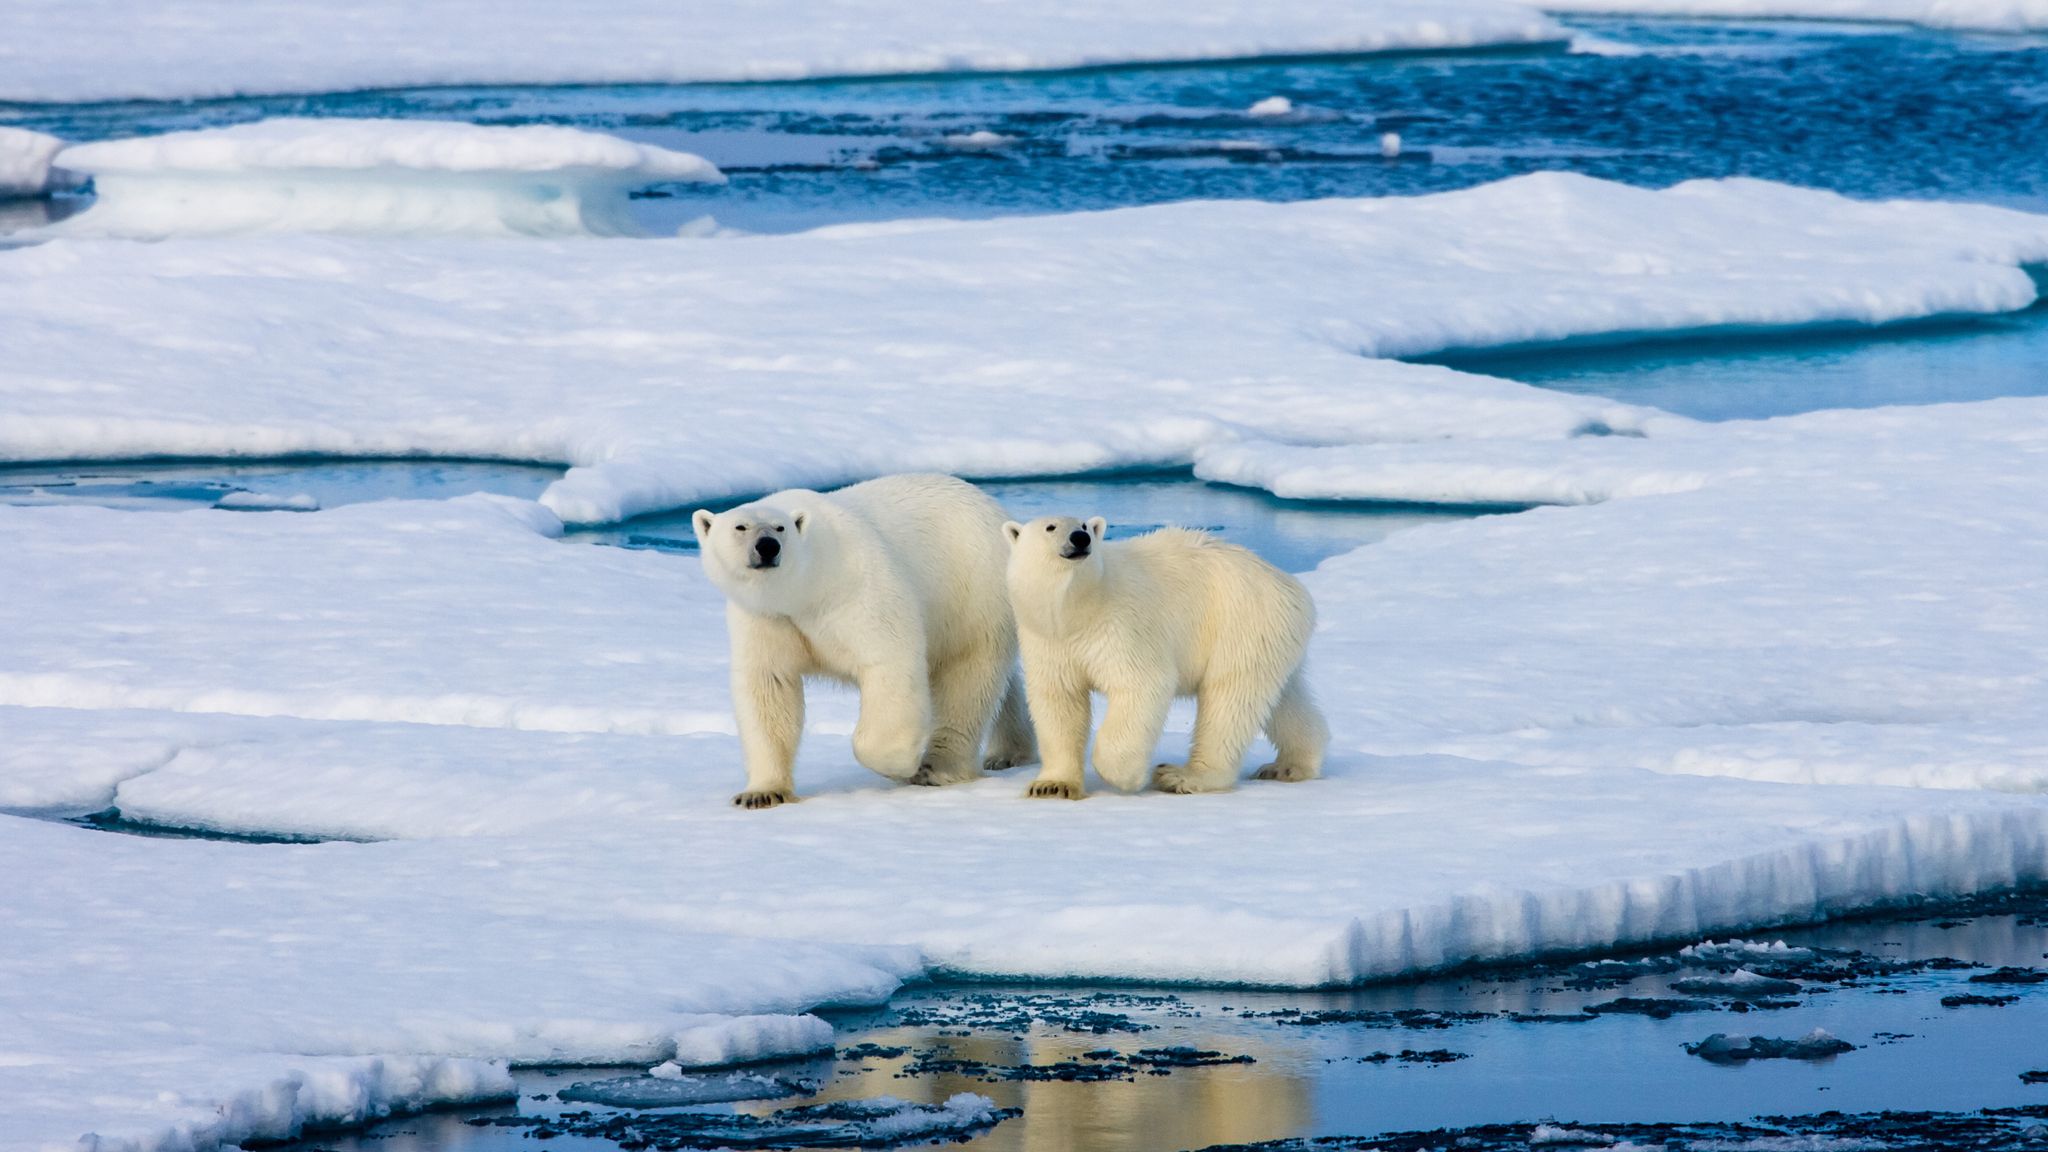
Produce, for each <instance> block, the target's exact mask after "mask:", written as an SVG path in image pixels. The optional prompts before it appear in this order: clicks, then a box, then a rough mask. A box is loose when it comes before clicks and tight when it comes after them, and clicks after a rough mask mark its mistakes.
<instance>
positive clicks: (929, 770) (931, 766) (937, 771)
mask: <svg viewBox="0 0 2048 1152" xmlns="http://www.w3.org/2000/svg"><path fill="white" fill-rule="evenodd" d="M980 775H981V770H980V769H979V768H976V767H974V766H973V765H971V764H935V763H931V762H929V761H928V762H926V763H924V764H921V765H919V766H918V769H917V771H916V773H914V774H913V775H912V776H911V777H910V779H909V780H908V781H907V783H911V784H916V785H918V786H919V787H922V788H943V787H945V786H946V785H948V784H965V783H967V782H968V781H969V780H973V779H976V778H977V777H979V776H980Z"/></svg>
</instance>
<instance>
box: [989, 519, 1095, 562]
mask: <svg viewBox="0 0 2048 1152" xmlns="http://www.w3.org/2000/svg"><path fill="white" fill-rule="evenodd" d="M1108 531H1109V522H1108V521H1106V520H1104V519H1103V518H1102V517H1100V516H1094V517H1090V518H1089V519H1086V520H1076V519H1074V518H1073V517H1072V516H1040V517H1039V518H1038V519H1036V520H1028V521H1025V522H1024V523H1021V524H1020V523H1018V522H1017V521H1015V520H1012V521H1010V522H1009V523H1007V524H1005V525H1003V535H1005V536H1007V537H1009V538H1010V556H1011V563H1012V564H1015V563H1017V561H1018V560H1020V559H1021V560H1024V561H1025V562H1027V563H1031V562H1043V561H1052V562H1053V563H1064V564H1082V563H1085V562H1088V561H1090V560H1094V561H1096V562H1097V563H1099V562H1100V559H1099V558H1098V557H1097V556H1096V555H1095V546H1096V545H1097V544H1100V543H1101V542H1102V538H1103V536H1104V535H1105V534H1107V533H1108Z"/></svg>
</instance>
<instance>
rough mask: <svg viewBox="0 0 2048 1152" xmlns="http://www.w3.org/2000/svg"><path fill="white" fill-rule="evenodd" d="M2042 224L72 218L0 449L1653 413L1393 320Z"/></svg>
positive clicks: (1584, 428) (1607, 308) (1681, 302)
mask: <svg viewBox="0 0 2048 1152" xmlns="http://www.w3.org/2000/svg"><path fill="white" fill-rule="evenodd" d="M2042 260H2048V217H2040V216H2032V215H2027V214H2023V213H2019V212H2013V211H2008V210H2004V209H1998V208H1991V207H1984V206H1978V205H1949V204H1915V203H1902V202H1895V203H1861V202H1856V201H1850V200H1847V199H1844V198H1841V197H1838V196H1834V195H1831V194H1827V193H1819V192H1810V191H1802V190H1799V189H1793V188H1787V187H1784V186H1780V185H1771V184H1763V183H1757V182H1753V181H1722V182H1696V183H1690V184H1683V185H1679V186H1678V187H1676V188H1672V189H1669V190H1666V191H1661V192H1654V191H1646V190H1642V189H1636V188H1629V187H1626V186H1623V185H1618V184H1611V183H1605V182H1602V181H1598V180H1592V179H1588V178H1584V177H1578V176H1569V175H1560V174H1545V175H1537V176H1529V177H1523V178H1519V179H1515V180H1509V181H1504V182H1501V183H1499V184H1494V185H1489V186H1485V187H1481V188H1475V189H1470V190H1466V191H1461V192H1454V193H1448V194H1444V195H1436V196H1424V197H1416V198H1411V199H1388V200H1332V201H1318V202H1311V203H1301V204H1284V205H1283V204H1258V203H1242V202H1238V203H1221V202H1206V203H1188V204H1177V205H1168V206H1161V207H1151V208H1141V209H1128V210H1121V211H1114V212H1099V213H1086V214H1079V215H1071V216H1056V217H1042V218H1025V219H1011V220H1001V221H988V222H976V223H952V222H909V223H894V224H880V225H859V226H847V227H840V228H832V229H825V230H822V231H819V232H814V233H809V234H804V235H799V236H778V237H765V236H764V237H749V238H739V239H733V240H720V241H717V242H704V241H683V240H678V241H647V242H642V243H635V244H631V245H620V244H596V243H579V242H561V243H558V244H544V243H535V244H525V245H509V244H485V243H481V242H475V241H463V240H435V241H421V242H416V243H410V244H407V245H405V246H402V247H401V246H395V245H377V244H368V243H362V242H350V241H344V240H339V239H330V238H319V237H276V238H261V239H247V238H244V239H237V240H233V241H226V240H222V241H201V240H193V241H186V242H178V243H166V244H160V245H135V244H127V243H109V242H101V243H95V242H85V241H67V242H59V243H50V244H44V245H41V246H38V247H35V248H31V249H22V250H16V251H11V252H7V253H4V254H0V346H5V347H6V348H8V350H9V356H8V358H7V361H6V363H5V365H4V366H0V402H4V404H5V405H6V407H7V409H8V412H9V416H10V419H9V420H7V421H6V422H5V423H4V425H0V459H13V460H30V459H52V458H126V457H136V456H146V455H185V456H246V455H281V454H290V453H328V454H339V455H369V454H380V455H409V454H438V455H458V456H469V457H481V458H503V459H525V460H540V461H559V462H566V463H569V464H572V465H575V467H574V468H573V469H572V471H571V472H570V473H569V474H568V476H566V477H565V478H564V479H563V480H561V481H560V482H558V483H557V484H555V485H554V486H553V487H552V488H551V489H550V490H549V491H548V492H547V494H546V495H545V496H544V498H543V500H544V502H545V503H546V504H547V505H548V506H549V507H550V508H552V509H554V510H555V512H556V513H558V514H559V515H561V516H562V517H563V518H564V519H565V520H567V521H571V522H585V523H587V522H601V521H609V520H616V519H620V518H623V517H626V516H630V515H633V514H636V513H639V512H644V511H649V510H654V509H660V508H668V507H676V506H681V505H687V504H689V503H691V502H694V501H699V500H702V499H705V498H709V497H714V496H726V495H734V494H740V493H746V492H754V491H766V490H771V489H775V488H779V487H784V486H789V485H811V486H825V485H831V484H836V483H840V482H844V481H848V480H853V479H857V478H860V477H863V476H868V475H874V474H878V473H881V472H887V471H894V470H902V469H910V468H924V469H933V470H940V471H951V472H957V473H964V474H969V475H982V476H987V475H1019V474H1055V473H1064V472H1078V471H1085V470H1091V469H1104V468H1114V467H1130V466H1145V465H1159V464H1174V463H1184V462H1187V461H1190V460H1192V459H1193V458H1194V457H1195V455H1196V454H1197V453H1198V452H1201V451H1203V450H1204V449H1208V448H1212V447H1214V446H1217V445H1221V444H1226V443H1228V442H1231V441H1234V440H1239V439H1266V440H1274V441H1282V442H1286V443H1289V444H1294V445H1299V444H1340V445H1341V444H1360V443H1371V442H1388V441H1436V440H1442V439H1446V438H1450V439H1453V440H1463V439H1501V438H1507V439H1549V440H1560V439H1567V438H1570V437H1573V436H1575V435H1578V434H1582V433H1587V432H1609V431H1612V432H1649V433H1651V434H1652V435H1656V434H1657V433H1658V432H1659V430H1661V429H1665V428H1672V427H1676V426H1680V425H1683V424H1685V423H1686V422H1685V421H1682V420H1679V419H1678V418H1675V417H1670V416H1667V415H1664V414H1661V413H1656V412H1652V411H1649V410H1646V409H1640V408H1634V407H1631V406H1628V405H1624V404H1619V403H1614V402H1610V401H1606V400H1602V399H1597V398H1589V397H1574V396H1566V395H1562V394H1559V393H1556V392H1549V391H1544V390H1541V389H1535V388H1530V387H1527V386H1525V385H1521V384H1516V383H1513V382H1510V381H1504V380H1498V379H1492V378H1488V377H1483V376H1475V375H1472V374H1469V373H1460V372H1454V371H1452V370H1450V369H1446V368H1440V367H1435V366H1431V365H1421V364H1408V363H1401V362H1396V361H1390V360H1387V359H1384V358H1385V357H1389V356H1398V355H1409V354H1420V353H1425V352H1431V351H1438V350H1442V349H1445V348H1451V347H1461V346H1476V345H1500V344H1517V343H1534V342H1542V341H1556V340H1565V339H1572V338H1591V337H1612V336H1615V335H1618V334H1628V333H1643V332H1658V331H1673V330H1692V329H1700V328H1766V327H1779V326H1812V325H1823V324H1833V325H1843V326H1863V325H1872V324H1880V323H1885V322H1891V321H1898V320H1907V319H1914V318H1920V317H1926V316H1931V315H1942V314H1950V313H1983V312H1996V311H2003V310H2008V309H2013V308H2019V307H2023V306H2025V305H2026V304H2028V303H2030V302H2031V301H2032V300H2033V299H2034V297H2035V288H2034V284H2033V282H2032V280H2031V279H2030V278H2029V277H2028V275H2027V274H2026V272H2024V271H2023V270H2022V268H2021V267H2020V266H2021V265H2022V264H2025V263H2029V262H2039V261H2042ZM1141 288H1142V290H1140V289H1141ZM508 349H517V350H518V354H517V355H508V354H507V350H508ZM479 364H489V365H490V366H491V370H490V371H489V372H479V371H477V370H476V366H477V365H479ZM769 410H772V411H775V412H777V413H779V414H780V416H781V420H782V422H781V424H780V425H779V426H778V427H777V428H776V429H775V430H774V431H773V432H772V434H771V433H770V432H768V431H767V430H764V429H763V427H762V426H761V422H760V419H759V414H760V413H761V412H763V411H769ZM1082 413H1085V416H1082V415H1081V414H1082Z"/></svg>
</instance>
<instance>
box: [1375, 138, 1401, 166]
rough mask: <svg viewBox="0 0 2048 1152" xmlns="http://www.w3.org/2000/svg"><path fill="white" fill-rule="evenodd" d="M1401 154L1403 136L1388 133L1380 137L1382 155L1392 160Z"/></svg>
mask: <svg viewBox="0 0 2048 1152" xmlns="http://www.w3.org/2000/svg"><path fill="white" fill-rule="evenodd" d="M1400 154H1401V134H1400V133H1399V132H1387V133H1383V134H1381V136H1380V155H1382V156H1385V157H1386V158H1387V159H1389V160H1392V159H1393V158H1394V157H1396V156H1399V155H1400Z"/></svg>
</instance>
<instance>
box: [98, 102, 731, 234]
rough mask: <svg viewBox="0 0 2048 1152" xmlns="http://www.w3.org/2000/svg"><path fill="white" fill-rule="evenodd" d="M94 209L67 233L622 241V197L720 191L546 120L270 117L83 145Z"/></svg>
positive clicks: (665, 159) (670, 160)
mask: <svg viewBox="0 0 2048 1152" xmlns="http://www.w3.org/2000/svg"><path fill="white" fill-rule="evenodd" d="M58 158H59V160H61V162H62V164H63V165H64V166H65V167H67V168H70V169H74V170H77V171H81V172H87V173H90V174H91V175H92V177H93V183H94V187H95V188H96V189H97V190H98V192H99V203H98V205H97V206H95V207H94V208H93V210H92V211H90V212H86V213H83V214H81V215H79V216H77V217H74V218H73V219H72V220H70V221H69V222H67V223H66V225H65V228H64V231H65V232H66V233H67V234H72V235H80V234H83V235H105V236H126V237H136V238H143V239H151V238H158V237H164V236H178V235H214V234H219V233H227V232H248V231H263V232H351V233H369V234H378V233H405V234H417V233H457V234H465V235H487V236H488V235H526V236H579V235H589V236H626V235H633V234H634V233H636V232H637V228H636V227H635V226H634V224H633V223H632V220H631V218H630V217H629V216H628V215H627V213H626V193H628V192H629V191H631V190H632V189H634V188H637V187H641V186H644V185H648V184H654V183H673V182H685V183H721V182H723V181H724V179H725V177H724V176H723V175H722V174H721V173H720V172H719V171H718V169H717V168H716V167H715V166H713V165H712V164H711V163H710V162H709V161H707V160H704V159H703V158H702V157H698V156H693V155H691V154H689V153H687V152H672V151H669V150H668V149H665V148H657V147H654V146H652V145H648V144H636V143H633V142H631V141H628V140H622V139H619V138H618V137H616V136H606V135H603V134H601V133H596V132H584V131H581V130H578V129H574V128H562V127H557V126H553V125H535V124H530V125H524V126H520V127H487V126H482V125H476V124H459V123H443V122H434V121H417V120H304V119H278V120H264V121H259V122H257V123H254V124H242V125H237V126H235V127H232V128H219V129H207V130H201V131H195V132H173V133H170V134H168V135H164V136H153V137H143V138H137V139H128V140H109V141H104V142H101V143H97V144H83V145H79V146H77V147H75V148H70V149H67V150H65V151H64V152H63V153H61V154H60V155H59V157H58Z"/></svg>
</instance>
